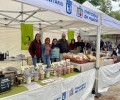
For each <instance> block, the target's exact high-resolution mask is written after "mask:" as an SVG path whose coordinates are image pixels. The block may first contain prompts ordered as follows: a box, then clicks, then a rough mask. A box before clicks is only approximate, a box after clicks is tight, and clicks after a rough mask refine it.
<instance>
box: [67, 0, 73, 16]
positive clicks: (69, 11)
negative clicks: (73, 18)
mask: <svg viewBox="0 0 120 100" xmlns="http://www.w3.org/2000/svg"><path fill="white" fill-rule="evenodd" d="M66 12H67V13H68V14H71V13H72V1H70V0H66Z"/></svg>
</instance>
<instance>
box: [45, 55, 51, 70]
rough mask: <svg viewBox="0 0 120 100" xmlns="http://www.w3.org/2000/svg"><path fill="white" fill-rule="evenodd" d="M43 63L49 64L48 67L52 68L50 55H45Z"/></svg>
mask: <svg viewBox="0 0 120 100" xmlns="http://www.w3.org/2000/svg"><path fill="white" fill-rule="evenodd" d="M43 64H47V68H50V56H49V55H44V56H43Z"/></svg>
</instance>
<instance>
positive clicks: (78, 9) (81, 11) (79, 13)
mask: <svg viewBox="0 0 120 100" xmlns="http://www.w3.org/2000/svg"><path fill="white" fill-rule="evenodd" d="M77 16H78V17H81V18H82V17H83V9H82V8H81V7H80V6H79V7H77Z"/></svg>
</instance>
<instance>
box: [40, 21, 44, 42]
mask: <svg viewBox="0 0 120 100" xmlns="http://www.w3.org/2000/svg"><path fill="white" fill-rule="evenodd" d="M39 32H40V35H41V42H42V43H43V31H42V25H41V23H39Z"/></svg>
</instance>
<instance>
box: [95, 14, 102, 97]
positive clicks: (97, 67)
mask: <svg viewBox="0 0 120 100" xmlns="http://www.w3.org/2000/svg"><path fill="white" fill-rule="evenodd" d="M101 25H102V18H101V15H100V25H99V26H98V27H97V43H96V45H97V46H96V79H95V97H97V98H98V97H100V96H101V94H100V93H98V81H99V79H98V78H99V67H100V63H99V58H100V40H101Z"/></svg>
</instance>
